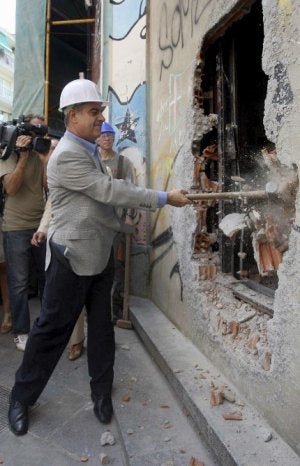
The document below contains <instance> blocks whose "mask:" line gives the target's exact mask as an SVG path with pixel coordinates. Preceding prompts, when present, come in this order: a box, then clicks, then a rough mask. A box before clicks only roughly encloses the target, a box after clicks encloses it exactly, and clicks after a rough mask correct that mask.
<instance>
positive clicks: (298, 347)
mask: <svg viewBox="0 0 300 466" xmlns="http://www.w3.org/2000/svg"><path fill="white" fill-rule="evenodd" d="M238 3H239V2H238V1H232V0H230V1H229V0H227V1H225V0H224V1H221V0H211V1H205V0H202V1H201V0H199V1H188V2H181V1H179V0H168V2H162V1H160V0H151V2H148V4H149V7H148V15H149V16H148V23H149V28H148V77H147V82H148V85H149V104H150V106H149V108H148V113H149V137H150V154H151V155H150V167H151V168H150V178H151V184H152V186H153V187H155V188H157V189H171V188H172V187H174V186H176V187H178V186H180V187H186V188H187V189H189V187H190V186H191V184H192V173H193V161H192V155H191V141H192V138H193V134H194V118H193V117H194V111H193V105H192V97H193V95H192V94H193V79H194V68H195V65H196V60H197V55H198V53H199V51H200V49H201V44H202V41H203V39H204V37H205V35H206V33H207V32H209V30H210V29H211V28H212V27H214V26H215V25H216V24H217V23H218V22H219V21H221V20H222V18H224V15H226V14H227V13H228V12H230V10H231V9H232V7H234V6H236V5H237V4H238ZM242 3H244V4H245V3H246V2H242ZM262 4H263V13H264V21H265V23H264V29H265V42H264V51H263V57H262V60H263V69H264V71H265V73H266V74H267V75H268V76H269V85H268V95H267V99H266V103H265V117H264V124H265V130H266V134H267V135H268V136H269V137H270V139H272V140H273V141H274V142H276V146H277V151H278V154H279V158H280V161H281V162H282V163H285V164H287V165H289V166H290V165H291V164H293V163H294V164H296V165H297V166H298V165H299V163H300V160H299V159H300V155H299V154H300V132H299V127H300V121H299V120H300V102H299V98H300V73H299V60H300V58H299V44H300V37H299V27H300V4H299V2H298V0H264V1H263V2H262ZM184 8H185V10H184ZM249 40H251V38H249ZM277 63H281V64H283V66H284V68H285V69H286V75H285V79H286V82H288V83H289V85H290V87H291V90H292V95H293V100H292V103H291V104H290V105H289V106H286V107H285V104H284V98H283V99H282V100H281V104H278V102H277V103H276V99H274V95H275V93H276V92H278V89H279V92H282V93H283V94H284V92H285V90H284V88H283V84H284V83H283V81H282V80H281V79H280V78H278V76H276V73H275V66H276V64H277ZM280 86H282V88H280ZM202 123H203V124H205V118H204V117H203V121H202ZM200 124H201V115H200ZM296 204H297V213H296V224H299V225H300V218H299V195H298V197H297V201H296ZM170 227H171V228H172V232H173V236H172V235H171V234H170ZM194 228H195V215H194V213H193V211H192V208H190V207H186V208H184V209H180V210H179V209H173V208H166V209H163V210H162V211H159V212H157V213H156V214H154V215H153V216H152V239H155V238H161V241H159V245H158V246H157V247H154V248H153V249H152V257H151V264H152V267H151V284H152V298H153V300H154V301H155V303H156V304H157V305H158V306H159V307H160V308H161V309H162V310H163V311H164V312H165V313H166V314H167V315H168V316H169V318H170V319H171V320H172V321H173V322H174V323H175V324H176V325H177V326H178V327H179V328H180V329H181V330H182V331H183V333H184V334H186V335H187V336H188V337H189V338H191V340H192V341H193V342H194V343H195V344H196V345H197V346H198V347H199V348H200V349H201V350H202V351H203V352H204V353H205V354H206V355H207V356H208V357H209V358H210V359H211V360H212V361H213V362H214V363H215V364H216V365H217V366H219V368H220V370H222V371H223V372H225V374H226V376H227V377H229V378H231V380H232V381H233V382H234V383H235V384H236V386H237V387H238V388H239V389H240V390H242V392H243V393H244V394H245V397H246V398H248V399H249V400H250V401H251V402H252V403H253V404H254V405H256V407H258V408H259V409H260V410H261V412H262V414H264V415H265V416H266V417H267V419H268V420H269V422H270V423H271V425H272V426H273V427H274V429H277V430H278V431H279V432H280V433H281V434H282V435H283V436H284V437H285V438H286V439H287V441H288V442H289V443H290V445H291V446H292V447H293V448H295V449H296V450H297V451H298V452H299V453H300V441H299V432H300V416H299V412H300V398H299V386H300V366H299V355H300V336H299V335H300V309H299V303H300V296H299V290H300V286H299V285H300V282H299V276H300V270H299V269H300V266H299V260H298V257H299V248H300V233H299V232H296V231H294V230H292V233H291V236H290V240H289V241H290V243H289V250H288V252H287V253H285V255H284V259H283V264H282V265H281V267H280V270H279V287H278V290H277V293H276V297H275V303H274V317H273V319H270V318H265V317H263V318H262V317H258V320H257V322H256V325H257V326H258V327H259V326H260V328H263V329H264V332H265V335H264V336H265V339H264V340H263V338H262V337H261V344H260V346H259V347H258V353H256V354H255V355H254V354H252V353H251V351H249V350H247V348H246V345H244V346H243V345H242V343H236V346H235V347H234V346H233V344H232V341H230V340H229V339H227V338H225V337H224V336H223V335H220V334H219V333H218V331H217V330H216V328H217V326H216V324H215V323H214V320H213V318H212V316H213V315H214V316H215V318H216V319H217V316H218V312H217V310H216V305H219V307H220V306H223V307H224V306H225V304H224V302H225V300H228V301H229V308H230V299H231V297H230V292H229V291H228V287H227V282H226V277H222V274H220V273H219V274H218V277H217V279H216V280H215V281H214V282H213V283H210V282H202V283H200V282H199V279H198V273H197V270H198V264H197V262H196V261H194V260H193V259H192V235H193V232H194ZM160 235H161V236H160ZM176 263H179V268H180V276H179V274H178V269H177V268H176ZM212 289H214V290H215V292H214V293H215V295H214V296H215V297H214V299H211V297H210V294H211V293H212ZM216 293H217V294H218V297H216ZM267 352H270V353H271V354H272V364H271V367H270V368H269V370H265V369H263V368H262V361H263V359H264V357H265V355H266V353H267Z"/></svg>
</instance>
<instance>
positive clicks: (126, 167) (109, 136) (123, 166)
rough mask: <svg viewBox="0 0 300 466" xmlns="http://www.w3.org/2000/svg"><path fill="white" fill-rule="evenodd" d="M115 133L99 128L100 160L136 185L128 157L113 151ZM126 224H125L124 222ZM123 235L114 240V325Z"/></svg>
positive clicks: (123, 213) (123, 215)
mask: <svg viewBox="0 0 300 466" xmlns="http://www.w3.org/2000/svg"><path fill="white" fill-rule="evenodd" d="M114 140H115V131H114V129H113V127H112V126H111V125H110V124H109V123H106V122H104V123H103V124H102V126H101V132H100V136H99V138H98V139H97V141H96V142H97V144H98V145H99V152H100V158H101V160H102V162H103V163H104V165H105V166H106V169H107V170H108V172H110V173H111V174H112V176H113V177H114V178H117V179H119V180H121V179H122V180H126V181H130V182H131V183H134V184H136V174H135V168H134V165H133V163H132V162H131V161H130V160H129V158H128V157H125V156H123V155H121V154H118V153H117V152H115V151H114V150H113V144H114ZM117 213H118V215H119V217H120V219H121V220H122V221H123V222H126V220H129V221H130V219H131V218H133V217H134V214H133V212H132V209H129V210H128V209H117ZM126 223H127V222H126ZM125 244H126V241H125V234H124V233H118V234H117V235H116V237H115V239H114V244H113V247H114V260H115V264H114V265H115V273H114V284H113V289H112V320H113V323H114V324H115V323H116V322H117V320H118V319H122V316H123V298H124V274H125Z"/></svg>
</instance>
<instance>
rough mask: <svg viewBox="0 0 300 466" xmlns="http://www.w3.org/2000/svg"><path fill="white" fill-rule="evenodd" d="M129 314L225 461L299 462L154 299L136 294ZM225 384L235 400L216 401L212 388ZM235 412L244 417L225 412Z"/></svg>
mask: <svg viewBox="0 0 300 466" xmlns="http://www.w3.org/2000/svg"><path fill="white" fill-rule="evenodd" d="M130 318H131V321H132V323H133V325H134V328H135V330H136V332H137V333H138V335H139V337H140V338H141V340H142V341H143V344H144V345H145V347H146V348H147V349H148V351H149V353H150V354H151V355H152V357H153V360H154V361H155V362H156V363H157V365H158V367H160V369H161V371H162V373H163V374H165V376H166V378H167V380H168V381H169V383H170V385H171V386H172V387H173V389H174V392H175V393H176V395H177V399H178V400H180V401H181V402H182V405H183V406H184V408H185V410H186V413H187V414H189V415H190V416H191V418H192V419H193V421H194V423H195V426H196V428H197V429H198V430H199V433H200V434H202V436H203V438H204V439H205V441H206V442H207V445H208V446H209V447H210V449H211V451H212V452H214V453H215V455H216V457H217V458H218V461H219V463H220V464H221V465H222V466H268V465H270V466H271V465H272V466H274V465H277V466H299V465H300V457H299V456H298V455H297V454H296V453H295V452H294V450H292V448H291V447H290V446H289V445H288V444H287V443H286V442H284V440H283V439H282V438H281V437H280V436H279V435H278V434H277V433H276V432H275V431H274V429H272V428H271V427H270V425H268V424H267V422H266V421H265V420H264V419H263V418H262V417H261V416H260V415H259V413H258V412H257V411H256V410H255V409H254V408H253V407H252V406H250V405H249V404H248V403H247V402H246V401H245V400H243V397H242V395H241V394H239V392H238V390H237V389H236V388H235V387H234V386H232V384H230V382H229V381H228V380H226V378H225V376H224V375H223V374H221V372H220V371H219V370H217V369H216V368H215V367H214V366H212V364H211V363H210V362H209V361H208V359H207V358H206V357H205V356H204V355H203V354H202V353H201V352H200V351H199V350H198V349H197V348H196V347H195V345H193V344H192V343H191V341H190V340H188V339H187V338H185V337H184V335H182V333H181V332H179V331H178V330H177V329H176V327H175V326H174V325H173V324H172V323H171V322H170V321H169V320H168V319H167V317H166V316H165V315H164V314H163V313H162V312H161V311H160V310H159V309H158V308H157V307H156V306H155V305H154V304H153V302H151V301H149V300H147V299H142V298H138V297H131V300H130ZM224 385H225V386H226V387H227V388H228V389H229V394H231V395H232V394H234V397H235V399H236V402H234V403H233V402H232V401H233V399H231V402H229V401H228V400H225V402H224V403H223V404H219V405H217V406H211V404H210V395H211V390H212V387H217V386H219V387H220V386H224ZM227 392H228V390H227ZM228 398H230V396H229V397H228ZM238 400H242V403H240V401H239V402H238ZM232 412H235V413H236V414H239V415H240V417H241V418H242V419H241V420H238V421H237V420H225V419H224V417H223V416H224V415H226V414H229V413H232ZM140 466H142V465H140Z"/></svg>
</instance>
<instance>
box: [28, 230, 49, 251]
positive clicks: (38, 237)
mask: <svg viewBox="0 0 300 466" xmlns="http://www.w3.org/2000/svg"><path fill="white" fill-rule="evenodd" d="M45 240H46V235H45V233H43V232H42V231H36V232H35V233H33V235H32V238H31V241H30V242H31V244H32V245H33V246H37V247H39V245H40V244H42V243H43V242H44V241H45Z"/></svg>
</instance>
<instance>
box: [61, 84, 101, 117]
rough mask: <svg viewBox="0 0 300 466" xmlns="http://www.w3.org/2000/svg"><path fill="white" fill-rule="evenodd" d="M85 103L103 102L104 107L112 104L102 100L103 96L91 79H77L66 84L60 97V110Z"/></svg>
mask: <svg viewBox="0 0 300 466" xmlns="http://www.w3.org/2000/svg"><path fill="white" fill-rule="evenodd" d="M85 102H101V103H102V104H103V106H106V105H109V104H110V102H107V101H105V100H103V99H102V96H101V94H100V92H99V91H98V88H97V86H96V84H95V83H94V82H93V81H90V80H89V79H75V80H74V81H71V82H69V83H68V84H66V86H65V87H64V88H63V90H62V92H61V95H60V101H59V110H63V109H64V108H66V107H69V106H70V105H74V104H81V103H85Z"/></svg>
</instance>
